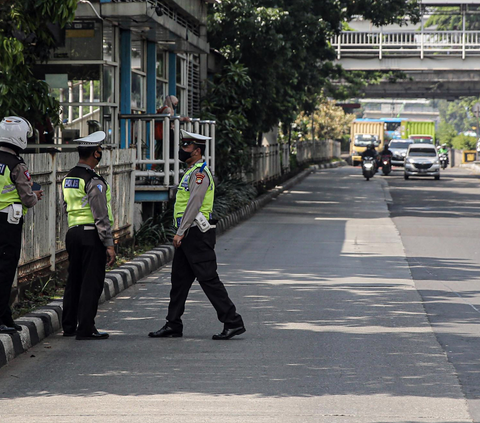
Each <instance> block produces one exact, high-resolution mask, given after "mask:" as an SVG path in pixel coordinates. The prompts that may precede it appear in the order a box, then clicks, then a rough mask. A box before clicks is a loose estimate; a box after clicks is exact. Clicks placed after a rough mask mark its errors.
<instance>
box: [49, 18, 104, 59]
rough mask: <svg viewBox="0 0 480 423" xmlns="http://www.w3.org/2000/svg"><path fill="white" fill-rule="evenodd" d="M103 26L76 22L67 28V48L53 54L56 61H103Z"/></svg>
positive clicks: (95, 23)
mask: <svg viewBox="0 0 480 423" xmlns="http://www.w3.org/2000/svg"><path fill="white" fill-rule="evenodd" d="M102 49H103V36H102V24H101V23H99V22H94V21H74V22H71V23H68V24H67V25H66V26H65V46H64V47H60V48H58V49H57V50H55V51H54V52H53V57H52V63H53V62H54V61H55V60H102V55H103V50H102Z"/></svg>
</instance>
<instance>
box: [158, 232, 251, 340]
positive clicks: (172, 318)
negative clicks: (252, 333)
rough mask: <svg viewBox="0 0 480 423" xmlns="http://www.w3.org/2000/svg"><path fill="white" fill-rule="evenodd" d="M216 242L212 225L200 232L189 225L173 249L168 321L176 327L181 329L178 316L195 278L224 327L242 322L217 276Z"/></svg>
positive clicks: (231, 326) (234, 325)
mask: <svg viewBox="0 0 480 423" xmlns="http://www.w3.org/2000/svg"><path fill="white" fill-rule="evenodd" d="M215 242H216V240H215V229H214V228H212V229H210V230H209V231H207V232H205V233H203V232H201V231H200V229H198V228H197V227H192V228H190V230H189V231H188V234H187V236H185V237H184V238H183V239H182V244H181V245H180V247H179V248H177V249H176V250H175V255H174V256H173V263H172V288H171V290H170V304H169V305H168V315H167V321H168V325H169V326H170V327H171V328H172V329H174V330H176V331H179V332H181V331H182V329H183V324H182V319H181V317H182V315H183V312H184V311H185V302H186V301H187V296H188V292H189V291H190V288H191V286H192V284H193V282H194V280H195V278H196V279H197V280H198V283H199V284H200V286H201V287H202V289H203V292H205V294H206V296H207V297H208V299H209V300H210V302H211V303H212V305H213V307H214V308H215V310H216V312H217V316H218V320H220V321H221V322H222V323H223V325H224V328H225V329H230V328H236V327H239V326H243V320H242V317H241V316H240V315H239V314H237V312H236V308H235V305H234V304H233V302H232V300H230V298H229V296H228V293H227V290H226V289H225V286H224V285H223V283H222V282H221V281H220V278H219V277H218V274H217V257H216V255H215Z"/></svg>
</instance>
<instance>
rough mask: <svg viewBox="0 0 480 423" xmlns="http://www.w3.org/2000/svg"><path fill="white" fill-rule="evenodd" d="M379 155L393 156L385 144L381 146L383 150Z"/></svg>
mask: <svg viewBox="0 0 480 423" xmlns="http://www.w3.org/2000/svg"><path fill="white" fill-rule="evenodd" d="M381 155H382V156H393V153H392V151H391V150H390V149H389V148H388V144H385V145H384V146H383V150H382V153H381Z"/></svg>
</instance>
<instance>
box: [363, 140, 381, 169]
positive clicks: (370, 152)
mask: <svg viewBox="0 0 480 423" xmlns="http://www.w3.org/2000/svg"><path fill="white" fill-rule="evenodd" d="M365 157H373V159H374V163H375V172H376V171H377V168H378V163H377V157H378V153H377V150H375V146H374V144H373V142H372V143H370V144H367V148H366V149H365V151H364V152H363V153H362V163H363V161H364V160H365Z"/></svg>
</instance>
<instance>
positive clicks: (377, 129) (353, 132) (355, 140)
mask: <svg viewBox="0 0 480 423" xmlns="http://www.w3.org/2000/svg"><path fill="white" fill-rule="evenodd" d="M384 134H385V124H384V122H375V121H364V120H354V121H353V122H352V124H351V126H350V157H351V159H352V166H356V165H357V164H360V163H361V162H362V153H363V152H364V151H365V149H366V148H367V145H369V144H370V143H372V142H373V144H374V146H375V149H376V150H377V151H381V150H383V144H384V139H385V138H384Z"/></svg>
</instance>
